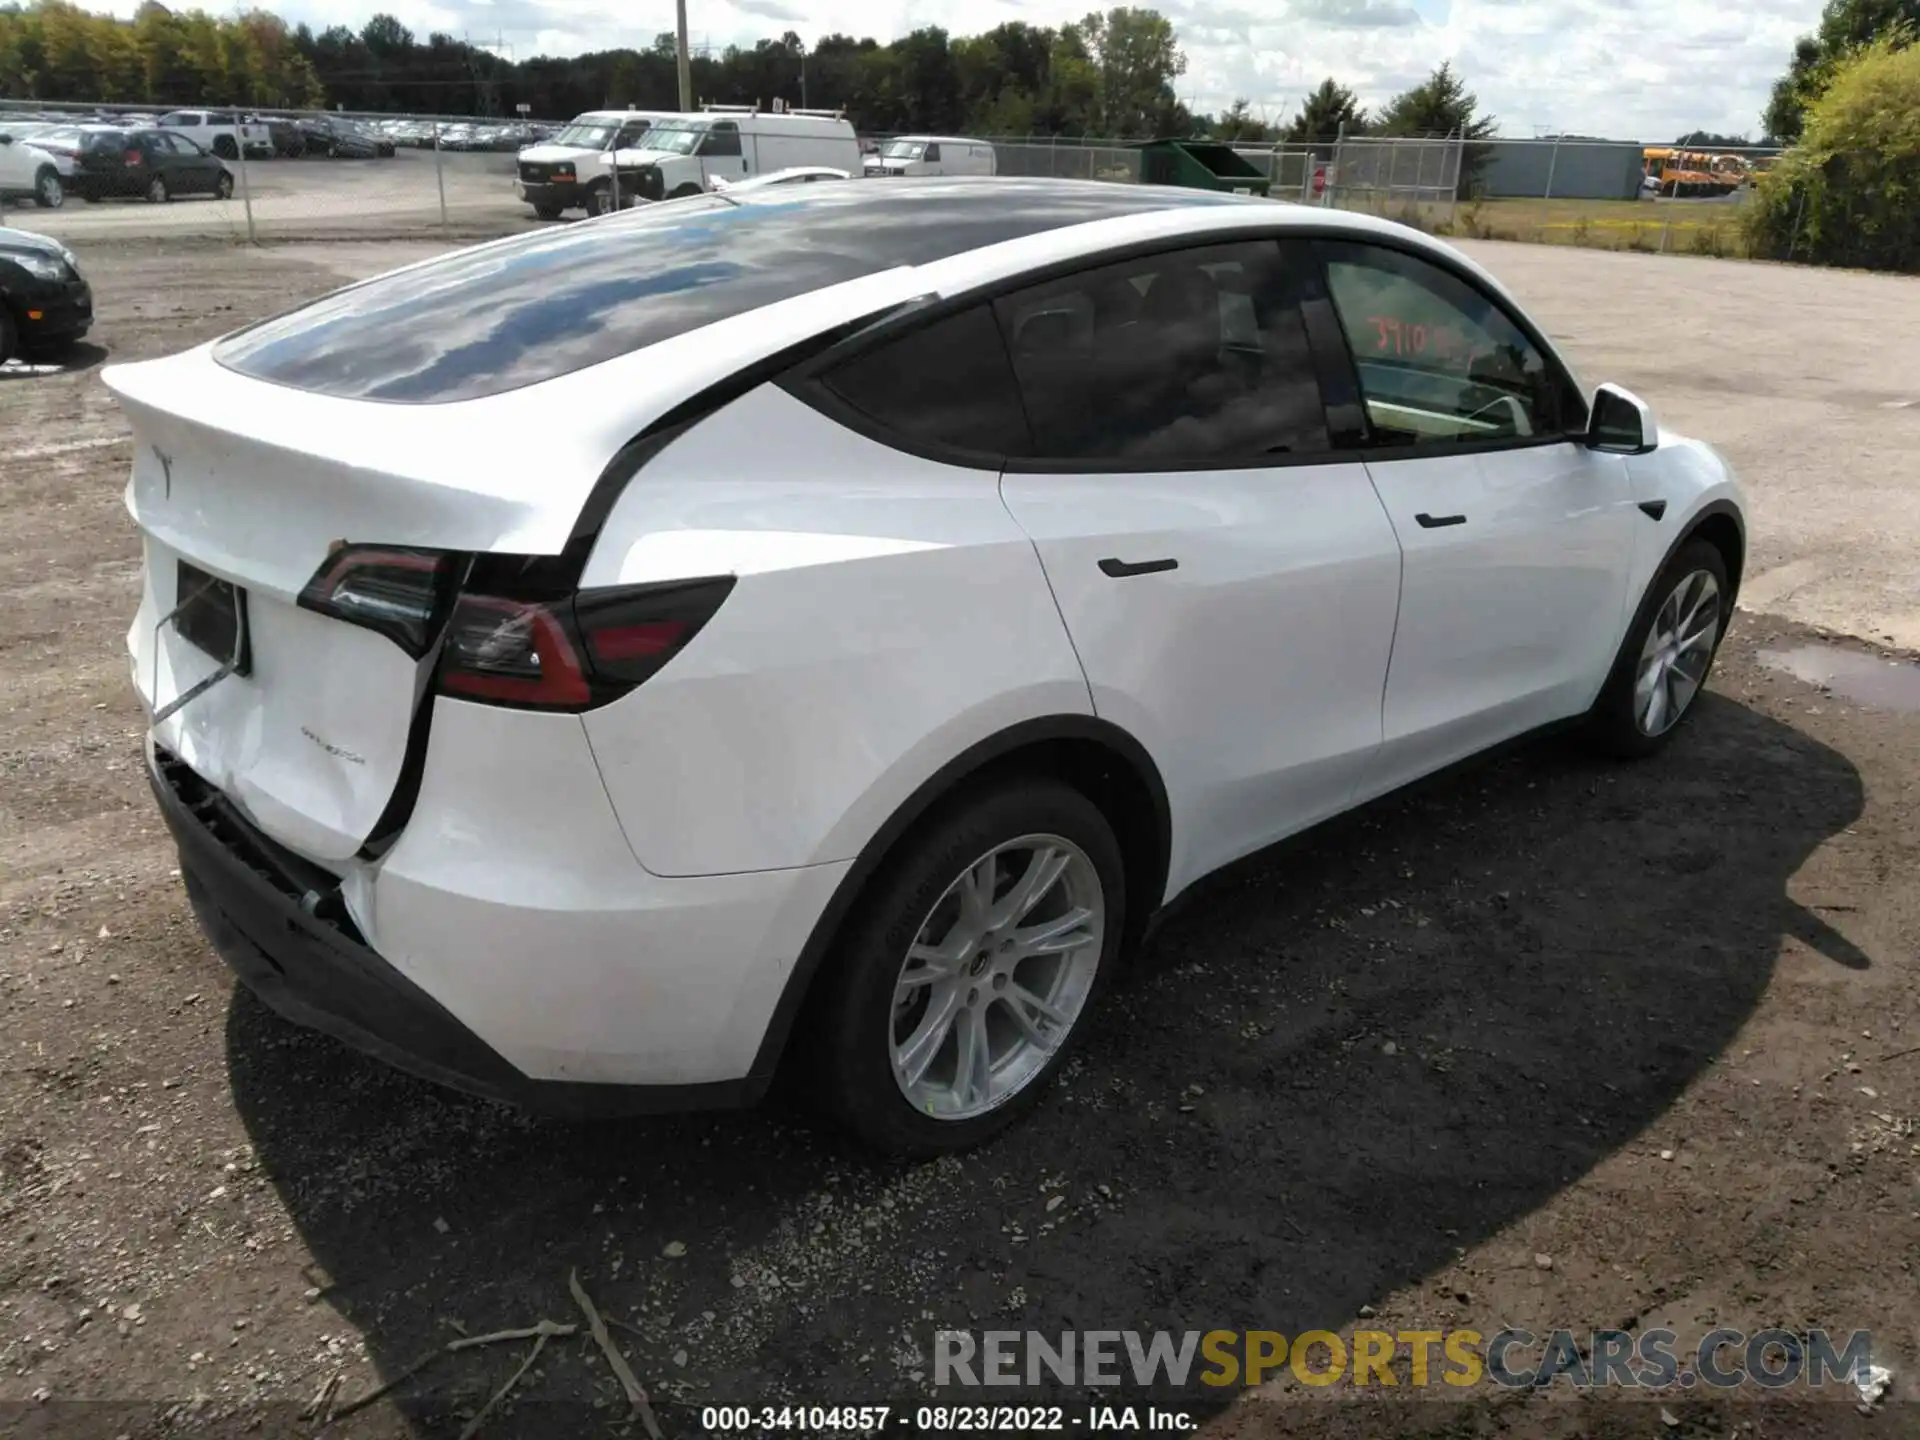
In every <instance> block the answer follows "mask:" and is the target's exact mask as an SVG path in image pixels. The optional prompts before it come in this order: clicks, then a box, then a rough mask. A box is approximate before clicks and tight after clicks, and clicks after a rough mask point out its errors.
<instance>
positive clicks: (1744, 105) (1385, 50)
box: [109, 0, 1820, 140]
mask: <svg viewBox="0 0 1920 1440" xmlns="http://www.w3.org/2000/svg"><path fill="white" fill-rule="evenodd" d="M109 3H110V4H111V5H112V7H113V8H114V9H116V10H118V11H120V12H121V13H129V14H130V13H131V12H132V10H133V8H134V6H135V4H136V3H137V0H109ZM1149 3H1150V0H1149ZM279 8H280V10H281V13H283V14H285V15H286V16H287V17H288V18H289V19H290V20H305V21H306V22H307V23H309V24H311V25H313V26H315V27H316V28H321V27H324V26H326V25H331V24H345V25H350V26H352V27H354V28H356V29H357V28H359V27H360V26H361V25H363V24H364V23H365V22H366V20H367V19H368V17H369V16H370V15H371V14H373V13H374V12H375V11H376V10H378V9H386V10H389V11H390V12H391V13H393V14H395V15H397V16H399V18H400V19H401V20H402V21H403V22H405V23H406V24H407V25H408V26H410V27H411V28H412V29H413V30H414V31H415V32H417V33H418V34H421V35H425V34H427V33H428V32H429V31H433V30H445V31H447V32H449V33H452V34H454V35H464V36H465V37H467V38H469V39H471V40H473V41H474V42H475V43H476V44H478V43H488V44H491V43H493V42H494V41H495V40H496V39H498V38H500V37H502V36H504V38H505V41H506V43H507V45H508V46H509V47H511V49H512V50H513V52H514V53H515V54H516V55H518V56H520V57H522V58H525V57H527V56H530V55H534V54H538V53H541V52H543V51H544V52H546V53H550V54H552V53H560V54H564V53H578V52H580V51H583V50H600V49H607V48H610V47H613V46H616V45H633V46H640V47H644V46H646V45H649V44H651V43H652V41H653V37H654V36H655V35H657V34H659V33H661V32H662V31H668V30H671V29H672V28H673V24H674V6H673V0H626V3H622V4H619V5H614V4H613V3H612V0H284V3H283V4H282V5H281V6H280V7H279ZM1095 8H1104V6H1099V5H1096V3H1095V0H973V3H970V4H968V5H967V6H965V7H963V8H962V7H956V6H954V5H953V4H952V3H951V0H690V4H689V10H690V12H691V14H690V27H689V28H690V34H691V37H692V39H693V41H694V43H695V44H701V43H705V44H708V45H711V46H713V47H714V48H716V49H718V48H720V47H722V46H725V45H728V44H733V43H742V42H745V43H751V42H752V41H754V40H756V39H759V38H761V37H763V36H767V35H774V34H778V33H779V32H781V31H782V30H786V29H793V30H796V31H798V32H799V33H800V35H801V36H802V37H803V38H804V39H806V40H808V41H812V40H814V39H816V38H817V37H819V36H821V35H824V34H829V33H831V32H834V31H843V32H846V33H849V34H854V35H873V36H876V37H878V38H881V39H887V38H891V37H893V36H896V35H900V34H904V33H905V32H906V31H908V30H911V29H913V28H915V27H916V26H919V25H944V26H946V27H947V28H948V29H949V31H951V32H953V33H956V34H961V33H965V34H973V33H977V32H979V31H981V30H986V29H989V28H991V27H992V26H994V25H997V24H999V23H1000V22H1002V21H1005V20H1025V21H1028V22H1029V23H1032V24H1040V25H1057V24H1059V23H1061V22H1063V21H1067V20H1073V19H1076V18H1078V17H1079V16H1081V15H1083V14H1085V13H1086V12H1087V11H1089V10H1092V9H1095ZM1158 8H1160V9H1161V10H1162V11H1163V12H1164V13H1165V14H1166V15H1167V16H1168V17H1169V18H1170V19H1172V20H1173V22H1174V25H1175V27H1176V28H1177V30H1178V31H1179V33H1180V35H1181V39H1182V44H1183V47H1184V48H1185V50H1186V54H1187V73H1186V74H1185V75H1184V76H1182V77H1181V80H1180V82H1179V90H1180V95H1181V98H1182V99H1184V100H1186V101H1187V103H1188V104H1189V105H1192V106H1193V107H1195V108H1196V109H1200V110H1217V109H1220V108H1222V107H1223V106H1225V105H1226V104H1228V103H1229V102H1230V101H1231V100H1233V99H1234V98H1235V97H1236V96H1245V97H1246V98H1247V99H1248V100H1249V101H1250V102H1251V103H1252V104H1253V106H1254V108H1255V110H1256V112H1265V113H1266V114H1267V115H1269V116H1270V117H1272V118H1276V119H1278V118H1282V117H1284V116H1285V115H1286V114H1287V113H1289V112H1290V111H1292V110H1293V109H1294V108H1296V107H1297V106H1298V105H1299V102H1300V98H1301V96H1302V95H1303V94H1305V92H1306V91H1308V90H1310V89H1312V88H1313V86H1315V85H1317V84H1318V83H1319V82H1320V80H1321V79H1322V78H1323V77H1325V76H1328V75H1332V76H1334V77H1335V78H1336V79H1338V80H1340V81H1341V82H1342V83H1343V84H1346V85H1349V86H1352V87H1353V88H1354V89H1355V90H1357V91H1358V92H1359V93H1360V94H1361V96H1362V97H1363V98H1364V99H1365V100H1366V101H1368V102H1369V103H1376V104H1377V103H1379V102H1381V101H1383V100H1385V99H1387V98H1388V97H1389V96H1390V95H1391V94H1393V93H1394V92H1395V91H1396V90H1399V89H1402V88H1404V87H1405V86H1406V85H1408V84H1410V83H1412V82H1414V81H1416V80H1418V79H1419V78H1421V76H1423V75H1424V74H1425V73H1426V72H1427V71H1428V70H1430V69H1431V68H1432V67H1433V66H1434V65H1435V64H1437V63H1439V61H1441V60H1443V59H1447V60H1451V61H1453V63H1454V67H1455V69H1456V70H1458V71H1459V72H1460V74H1461V76H1462V77H1463V78H1464V79H1465V80H1466V82H1467V84H1468V85H1469V87H1470V88H1471V89H1472V90H1473V91H1474V92H1475V93H1476V94H1477V95H1478V96H1479V97H1480V101H1481V105H1482V107H1483V109H1484V110H1486V111H1488V112H1490V113H1492V114H1494V115H1497V116H1498V117H1499V118H1500V121H1501V128H1502V131H1503V133H1505V134H1508V135H1519V136H1527V135H1531V134H1533V133H1535V131H1536V130H1538V129H1564V130H1567V131H1570V132H1579V133H1585V134H1602V135H1610V136H1614V137H1618V138H1625V139H1653V140H1658V139H1671V138H1673V137H1674V136H1676V135H1678V134H1680V133H1681V132H1682V131H1685V130H1691V129H1695V128H1703V129H1709V130H1723V131H1749V132H1755V131H1757V129H1758V122H1759V113H1760V110H1761V107H1762V106H1764V105H1765V103H1766V98H1767V90H1768V87H1769V86H1771V84H1772V83H1773V80H1774V77H1775V76H1777V75H1778V74H1779V73H1780V72H1781V70H1783V69H1784V68H1785V66H1786V63H1787V58H1788V55H1789V53H1790V51H1791V49H1792V46H1793V41H1794V38H1795V37H1796V36H1797V35H1799V34H1801V33H1803V32H1805V31H1807V30H1810V29H1812V28H1813V26H1814V24H1815V23H1816V21H1817V20H1818V19H1819V14H1820V0H1746V3H1745V4H1739V3H1729V0H1161V4H1160V5H1159V7H1158ZM789 16H804V17H805V19H804V21H803V20H799V19H789V18H786V17H789ZM819 98H820V99H823V100H831V99H832V98H833V97H819Z"/></svg>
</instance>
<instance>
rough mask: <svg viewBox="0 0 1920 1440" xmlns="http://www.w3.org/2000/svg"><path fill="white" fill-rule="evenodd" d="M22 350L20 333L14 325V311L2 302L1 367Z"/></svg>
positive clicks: (0, 310)
mask: <svg viewBox="0 0 1920 1440" xmlns="http://www.w3.org/2000/svg"><path fill="white" fill-rule="evenodd" d="M19 349H20V331H19V327H17V326H16V325H15V324H14V323H13V311H11V310H9V309H8V308H7V302H6V301H4V300H0V365H4V364H6V363H7V361H9V360H11V359H13V357H14V355H15V354H16V353H17V352H18V351H19Z"/></svg>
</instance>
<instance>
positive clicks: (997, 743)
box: [747, 715, 1173, 1096]
mask: <svg viewBox="0 0 1920 1440" xmlns="http://www.w3.org/2000/svg"><path fill="white" fill-rule="evenodd" d="M1026 771H1034V772H1042V773H1045V774H1048V775H1052V776H1055V777H1057V778H1059V779H1062V780H1065V781H1066V782H1067V783H1068V784H1070V785H1072V786H1073V787H1074V788H1075V789H1077V790H1079V791H1080V792H1081V793H1082V794H1084V795H1086V796H1087V798H1088V799H1090V800H1092V801H1093V803H1094V804H1095V805H1097V806H1099V807H1100V810H1101V813H1102V814H1104V815H1105V816H1106V817H1107V820H1108V823H1110V824H1111V825H1112V826H1113V828H1114V834H1115V837H1116V838H1117V839H1118V840H1119V842H1120V848H1121V853H1122V855H1123V856H1124V857H1125V859H1126V865H1127V914H1126V919H1125V930H1124V933H1123V941H1122V953H1123V954H1124V953H1126V952H1127V951H1128V950H1130V949H1131V948H1132V947H1134V946H1135V945H1137V944H1138V942H1139V941H1140V939H1141V937H1142V936H1143V935H1144V934H1145V932H1146V928H1147V922H1148V921H1149V920H1150V919H1151V918H1152V916H1153V913H1154V912H1155V911H1156V910H1157V909H1158V908H1159V907H1160V903H1161V900H1162V898H1163V897H1164V895H1165V893H1166V885H1167V870H1168V865H1169V863H1170V857H1171V851H1172V840H1173V824H1172V813H1171V810H1170V808H1169V805H1168V801H1167V789H1166V783H1165V781H1164V780H1163V779H1162V778H1161V775H1160V769H1159V767H1158V766H1157V765H1155V764H1154V762H1153V757H1152V756H1151V755H1149V754H1148V753H1147V750H1146V747H1145V746H1144V745H1142V744H1141V743H1140V742H1139V741H1138V740H1136V739H1135V738H1134V737H1133V736H1132V735H1130V734H1128V733H1127V732H1126V731H1125V730H1123V729H1121V728H1120V727H1119V726H1118V725H1115V724H1113V723H1112V722H1111V721H1108V720H1102V719H1100V718H1099V717H1098V716H1094V715H1054V716H1045V717H1041V718H1037V719H1031V720H1024V721H1021V722H1019V723H1018V724H1015V725H1012V726H1009V727H1008V728H1007V729H1005V730H1002V731H1000V732H998V733H997V734H995V735H992V736H990V737H988V738H987V739H985V740H982V741H979V742H978V743H976V744H974V745H972V746H969V747H968V748H967V749H966V750H964V751H962V752H961V753H960V754H959V755H956V756H955V757H954V758H953V759H952V760H949V761H948V762H947V763H946V764H945V765H942V766H941V767H940V768H939V769H938V770H936V771H935V772H934V773H933V774H932V775H931V776H929V777H928V778H927V779H926V780H925V781H924V782H922V783H921V785H920V786H919V787H918V788H917V789H915V790H914V791H913V793H912V794H911V795H909V796H908V797H907V798H906V799H905V800H904V801H903V802H901V804H900V805H899V806H898V807H897V808H896V809H895V810H894V811H893V813H892V814H891V815H890V816H888V818H887V819H886V821H885V822H884V823H883V824H882V825H881V826H880V828H879V829H878V830H876V831H875V832H874V834H873V835H872V837H871V838H870V839H869V840H868V841H867V842H866V844H865V845H863V846H862V847H861V849H860V853H859V854H858V855H857V856H856V857H855V859H854V861H853V864H852V865H851V866H850V867H849V868H848V870H847V873H846V875H845V876H844V877H842V879H841V881H840V884H839V885H838V886H837V887H836V888H835V890H834V893H833V897H832V898H831V899H830V900H829V901H828V902H827V906H826V908H825V909H824V910H823V911H822V912H821V913H820V917H819V919H818V920H816V921H815V922H814V926H813V930H812V931H811V933H810V934H809V935H808V936H807V940H806V943H805V945H803V946H802V947H801V950H800V954H799V956H798V958H797V959H796V960H795V962H794V965H793V969H792V970H791V972H789V974H788V976H787V981H786V985H785V987H784V988H783V989H782V991H781V993H780V999H779V1001H778V1002H777V1003H776V1004H775V1006H774V1011H773V1016H772V1018H771V1019H770V1020H769V1021H768V1023H767V1030H766V1034H765V1035H764V1036H763V1037H762V1038H761V1041H760V1048H759V1050H758V1051H757V1052H756V1053H755V1055H754V1059H753V1067H752V1070H751V1071H750V1073H749V1076H748V1081H747V1083H748V1086H749V1087H750V1089H751V1091H752V1093H753V1094H754V1095H756V1096H757V1095H759V1094H760V1093H762V1092H764V1090H765V1089H766V1087H767V1086H768V1085H769V1084H770V1083H771V1082H772V1080H773V1078H774V1075H775V1074H776V1072H777V1071H778V1070H779V1068H780V1061H781V1058H782V1056H783V1055H784V1054H785V1053H786V1050H787V1044H788V1040H789V1039H790V1037H791V1035H792V1032H793V1028H794V1024H795V1022H796V1021H797V1020H798V1019H799V1017H800V1014H801V1012H802V1011H803V1010H804V1008H805V1006H806V1001H807V997H808V995H809V994H810V993H811V991H812V989H813V982H814V981H815V980H816V979H817V978H818V976H819V974H820V972H821V969H822V967H823V965H824V963H825V961H826V958H827V954H828V951H829V950H831V948H832V946H833V942H834V940H835V938H836V937H837V936H838V934H839V932H840V929H841V927H842V926H843V925H844V924H845V923H846V920H847V917H848V916H849V915H850V914H851V913H852V912H853V908H854V906H855V904H856V903H857V902H858V901H859V899H860V896H861V895H862V894H863V893H864V892H865V890H866V888H867V886H868V884H869V883H870V882H871V881H872V879H873V878H874V876H875V875H876V874H877V873H879V871H880V869H881V867H882V866H883V865H884V864H885V863H886V860H887V857H888V856H889V855H891V854H892V853H893V852H894V850H895V847H896V846H898V845H899V843H900V842H901V841H902V840H903V839H905V838H906V837H907V836H908V835H909V834H910V833H911V832H912V831H913V830H914V829H915V827H917V826H918V825H920V824H921V823H922V822H923V821H924V820H926V819H927V817H928V816H929V815H931V814H932V813H933V812H934V811H935V810H936V809H937V808H938V807H939V806H940V805H942V804H943V803H945V802H946V801H948V800H950V799H952V798H953V797H955V796H957V795H958V794H959V793H960V792H961V791H962V790H963V788H965V787H967V786H969V785H976V784H979V783H980V782H982V781H986V780H990V779H992V778H995V777H997V776H1003V775H1015V774H1019V773H1022V772H1026Z"/></svg>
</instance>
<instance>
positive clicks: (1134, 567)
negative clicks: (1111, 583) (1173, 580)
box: [1100, 556, 1180, 580]
mask: <svg viewBox="0 0 1920 1440" xmlns="http://www.w3.org/2000/svg"><path fill="white" fill-rule="evenodd" d="M1179 568H1180V562H1179V561H1178V560H1175V559H1173V558H1172V557H1168V558H1167V559H1165V560H1137V561H1133V562H1132V563H1129V562H1127V561H1125V560H1116V559H1114V558H1113V557H1112V556H1109V557H1107V558H1106V559H1105V560H1102V561H1101V562H1100V573H1101V574H1102V575H1111V576H1112V577H1113V578H1114V579H1115V580H1124V579H1126V578H1127V576H1129V575H1156V574H1158V573H1159V572H1160V571H1162V570H1178V569H1179Z"/></svg>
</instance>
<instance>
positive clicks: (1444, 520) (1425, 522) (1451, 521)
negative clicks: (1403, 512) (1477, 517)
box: [1413, 510, 1467, 530]
mask: <svg viewBox="0 0 1920 1440" xmlns="http://www.w3.org/2000/svg"><path fill="white" fill-rule="evenodd" d="M1413 518H1414V519H1416V520H1418V521H1419V522H1420V528H1421V529H1422V530H1444V529H1445V528H1446V527H1447V526H1449V525H1464V524H1466V523H1467V517H1466V516H1464V515H1429V514H1427V512H1426V511H1424V510H1422V511H1421V512H1420V513H1419V514H1418V515H1416V516H1414V517H1413Z"/></svg>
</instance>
